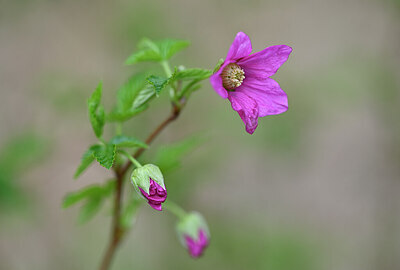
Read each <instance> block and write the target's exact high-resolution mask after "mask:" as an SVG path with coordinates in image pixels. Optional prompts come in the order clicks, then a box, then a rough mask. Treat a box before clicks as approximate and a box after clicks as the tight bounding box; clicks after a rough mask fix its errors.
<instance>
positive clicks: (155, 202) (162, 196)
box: [139, 178, 167, 211]
mask: <svg viewBox="0 0 400 270" xmlns="http://www.w3.org/2000/svg"><path fill="white" fill-rule="evenodd" d="M139 190H140V192H141V193H142V195H143V196H144V197H145V198H146V199H147V202H148V203H149V205H150V206H151V207H152V208H153V209H155V210H157V211H162V206H161V204H162V203H163V202H165V200H166V199H167V191H166V190H165V189H164V188H163V187H162V186H160V185H159V184H158V183H157V182H156V181H154V180H153V179H151V178H150V188H149V193H147V192H146V191H144V190H143V189H142V188H141V187H139Z"/></svg>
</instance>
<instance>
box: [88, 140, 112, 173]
mask: <svg viewBox="0 0 400 270" xmlns="http://www.w3.org/2000/svg"><path fill="white" fill-rule="evenodd" d="M115 148H116V147H115V145H114V144H106V145H95V146H94V147H93V151H94V152H93V156H94V158H95V159H96V160H97V162H99V163H100V165H101V166H103V167H105V168H107V169H111V167H112V165H113V164H114V159H115Z"/></svg>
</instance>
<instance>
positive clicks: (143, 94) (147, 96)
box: [133, 84, 155, 108]
mask: <svg viewBox="0 0 400 270" xmlns="http://www.w3.org/2000/svg"><path fill="white" fill-rule="evenodd" d="M154 96H155V91H154V88H153V86H152V85H150V84H147V85H146V87H145V88H144V89H142V90H140V91H139V93H138V95H137V96H136V97H135V100H134V101H133V108H140V107H142V106H143V105H144V104H146V103H147V102H148V101H150V100H151V98H153V97H154Z"/></svg>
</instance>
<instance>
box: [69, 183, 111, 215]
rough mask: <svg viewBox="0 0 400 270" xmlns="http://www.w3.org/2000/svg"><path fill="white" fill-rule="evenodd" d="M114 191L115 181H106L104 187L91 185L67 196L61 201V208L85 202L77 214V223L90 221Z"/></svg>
mask: <svg viewBox="0 0 400 270" xmlns="http://www.w3.org/2000/svg"><path fill="white" fill-rule="evenodd" d="M113 190H115V180H110V181H107V182H106V183H105V184H104V185H91V186H88V187H85V188H83V189H81V190H78V191H76V192H71V193H69V194H67V195H66V196H65V198H64V200H63V204H62V206H63V208H67V207H70V206H71V205H74V204H76V203H78V202H81V201H85V203H84V205H83V206H82V208H81V210H80V213H79V218H78V220H79V223H84V222H86V221H88V220H89V219H91V218H92V217H93V216H94V215H95V214H96V213H97V212H98V211H99V210H100V208H101V205H102V203H103V202H104V200H105V199H106V198H107V197H109V196H110V195H111V194H112V192H113Z"/></svg>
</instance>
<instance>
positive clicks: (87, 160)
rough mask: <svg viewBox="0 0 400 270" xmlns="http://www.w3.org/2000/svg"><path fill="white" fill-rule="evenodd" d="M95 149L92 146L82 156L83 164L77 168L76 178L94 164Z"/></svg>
mask: <svg viewBox="0 0 400 270" xmlns="http://www.w3.org/2000/svg"><path fill="white" fill-rule="evenodd" d="M93 153H94V151H93V149H92V147H90V148H89V149H88V150H87V151H86V152H85V153H84V154H83V156H82V158H81V164H80V165H79V167H78V168H77V169H76V171H75V174H74V179H77V178H78V177H79V176H80V175H81V173H83V172H84V171H85V170H86V169H87V168H88V167H89V166H90V164H92V162H93V161H94V156H93Z"/></svg>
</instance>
